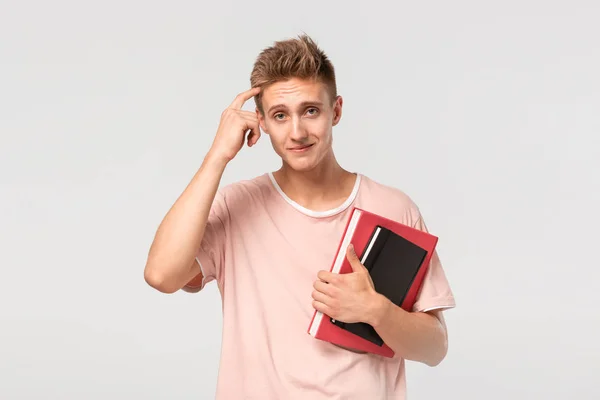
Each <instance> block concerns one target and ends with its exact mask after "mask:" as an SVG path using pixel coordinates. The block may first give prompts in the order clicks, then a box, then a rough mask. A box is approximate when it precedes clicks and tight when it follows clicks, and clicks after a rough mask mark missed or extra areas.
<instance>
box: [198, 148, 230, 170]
mask: <svg viewBox="0 0 600 400" xmlns="http://www.w3.org/2000/svg"><path fill="white" fill-rule="evenodd" d="M229 161H230V159H229V158H228V157H226V156H224V155H221V154H219V153H218V152H216V151H215V150H212V149H211V150H210V151H209V152H208V153H207V154H206V157H204V163H205V164H208V165H210V166H215V167H219V168H223V169H224V168H225V167H226V166H227V164H228V163H229Z"/></svg>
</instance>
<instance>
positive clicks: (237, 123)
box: [210, 87, 260, 162]
mask: <svg viewBox="0 0 600 400" xmlns="http://www.w3.org/2000/svg"><path fill="white" fill-rule="evenodd" d="M259 92H260V88H258V87H255V88H252V89H250V90H247V91H245V92H242V93H240V94H238V95H237V96H236V98H235V99H234V100H233V102H232V103H231V104H230V106H229V107H228V108H226V109H225V111H223V113H222V114H221V122H220V123H219V128H218V130H217V134H216V135H215V139H214V141H213V144H212V147H211V149H210V153H211V154H212V155H213V156H215V157H217V158H219V159H222V160H223V161H225V162H229V161H231V160H232V159H233V158H234V157H235V156H236V155H237V153H238V152H239V151H240V150H241V149H242V146H243V145H244V141H245V140H246V132H248V131H249V130H250V134H249V135H248V139H247V141H248V146H249V147H252V146H254V145H255V144H256V142H257V141H258V139H259V138H260V126H259V124H258V118H257V116H256V113H254V112H251V111H244V110H242V106H243V105H244V103H245V102H246V101H248V100H249V99H250V98H252V97H253V96H255V95H257V94H258V93H259Z"/></svg>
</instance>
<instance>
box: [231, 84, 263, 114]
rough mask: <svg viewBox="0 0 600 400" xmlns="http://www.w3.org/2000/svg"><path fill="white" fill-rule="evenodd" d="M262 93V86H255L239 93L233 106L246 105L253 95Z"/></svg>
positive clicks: (237, 107) (238, 107)
mask: <svg viewBox="0 0 600 400" xmlns="http://www.w3.org/2000/svg"><path fill="white" fill-rule="evenodd" d="M259 93H260V86H256V87H253V88H251V89H248V90H246V91H245V92H242V93H240V94H238V95H237V96H236V97H235V99H234V100H233V102H232V103H231V108H236V109H240V108H242V106H243V105H244V103H245V102H246V101H248V100H250V99H251V98H252V97H254V96H256V95H257V94H259Z"/></svg>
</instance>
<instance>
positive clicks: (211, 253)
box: [186, 190, 229, 291]
mask: <svg viewBox="0 0 600 400" xmlns="http://www.w3.org/2000/svg"><path fill="white" fill-rule="evenodd" d="M228 224H229V210H228V208H227V204H226V202H225V196H224V194H223V191H222V190H219V191H217V193H216V195H215V199H214V201H213V204H212V206H211V209H210V212H209V216H208V221H207V223H206V228H205V229H204V235H203V237H202V242H201V243H200V246H199V248H198V250H197V252H196V262H197V263H198V265H199V266H200V270H201V272H202V280H201V281H199V279H193V280H192V281H190V282H189V283H188V284H187V285H186V288H187V289H188V290H189V291H199V290H201V289H202V288H204V286H205V285H206V284H207V283H209V282H211V281H213V280H217V281H220V280H221V279H222V268H223V264H224V255H225V245H226V239H227V226H228Z"/></svg>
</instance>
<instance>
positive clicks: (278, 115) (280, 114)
mask: <svg viewBox="0 0 600 400" xmlns="http://www.w3.org/2000/svg"><path fill="white" fill-rule="evenodd" d="M274 117H275V119H281V118H283V114H282V113H278V114H275V115H274Z"/></svg>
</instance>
